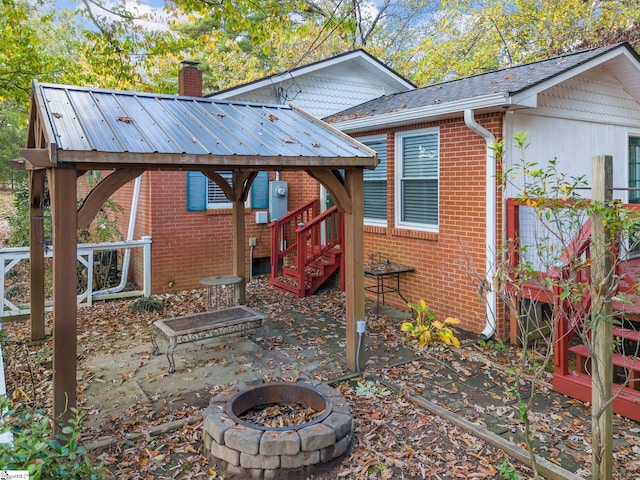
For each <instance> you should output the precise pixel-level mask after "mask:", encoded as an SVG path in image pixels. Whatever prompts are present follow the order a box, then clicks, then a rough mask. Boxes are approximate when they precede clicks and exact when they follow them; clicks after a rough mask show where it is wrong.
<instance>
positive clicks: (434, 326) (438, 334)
mask: <svg viewBox="0 0 640 480" xmlns="http://www.w3.org/2000/svg"><path fill="white" fill-rule="evenodd" d="M407 305H409V307H411V309H413V310H414V311H415V312H416V314H417V315H416V319H415V322H404V323H403V324H402V325H401V326H400V330H401V331H402V332H405V333H406V336H407V340H410V341H412V342H415V344H416V347H417V348H422V347H425V346H429V345H430V344H431V342H432V341H434V340H435V339H440V341H442V342H443V343H446V344H447V345H453V346H455V347H459V346H460V340H458V338H457V337H456V336H455V335H454V334H453V331H452V330H451V328H449V327H450V326H451V325H458V324H459V323H460V320H459V319H457V318H454V317H447V318H446V319H445V320H444V322H441V321H439V320H436V314H435V313H433V312H432V311H430V310H429V306H428V305H427V302H425V301H424V300H420V303H419V304H417V305H416V304H414V303H408V304H407Z"/></svg>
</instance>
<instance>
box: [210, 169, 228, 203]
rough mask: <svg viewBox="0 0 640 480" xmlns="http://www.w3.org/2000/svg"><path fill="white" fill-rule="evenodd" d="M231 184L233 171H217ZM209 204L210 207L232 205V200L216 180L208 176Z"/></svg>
mask: <svg viewBox="0 0 640 480" xmlns="http://www.w3.org/2000/svg"><path fill="white" fill-rule="evenodd" d="M217 173H218V174H219V175H220V176H221V177H222V178H224V179H225V180H226V181H227V182H228V183H229V185H231V182H232V180H231V172H217ZM207 206H208V207H210V208H216V207H230V206H231V202H230V201H229V199H228V198H227V196H226V195H225V194H224V192H223V191H222V189H221V188H220V187H219V186H218V184H217V183H216V182H214V181H213V180H210V179H208V178H207Z"/></svg>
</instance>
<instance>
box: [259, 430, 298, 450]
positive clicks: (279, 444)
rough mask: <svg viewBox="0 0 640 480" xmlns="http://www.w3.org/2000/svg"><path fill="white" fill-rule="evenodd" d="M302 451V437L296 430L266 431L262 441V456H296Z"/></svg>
mask: <svg viewBox="0 0 640 480" xmlns="http://www.w3.org/2000/svg"><path fill="white" fill-rule="evenodd" d="M299 451H300V437H299V436H298V433H297V432H296V431H294V430H288V431H285V432H275V431H266V432H264V434H263V435H262V438H261V439H260V454H261V455H295V454H296V453H298V452H299Z"/></svg>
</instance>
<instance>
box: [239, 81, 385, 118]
mask: <svg viewBox="0 0 640 480" xmlns="http://www.w3.org/2000/svg"><path fill="white" fill-rule="evenodd" d="M366 80H367V78H366V76H365V78H361V79H359V80H357V79H355V78H351V79H342V78H337V77H335V76H326V75H323V76H318V75H307V76H304V77H297V78H293V79H290V80H287V81H284V82H282V83H277V84H273V85H271V86H269V87H263V88H261V89H258V90H254V91H253V92H247V93H245V94H243V95H240V96H239V97H238V98H241V99H242V100H244V101H248V102H259V103H276V104H283V105H288V104H291V103H292V104H294V105H296V106H297V107H300V108H301V109H303V110H304V111H305V112H307V113H310V114H311V115H314V116H315V117H318V118H323V117H326V116H328V115H331V114H333V113H336V112H340V111H342V110H345V109H347V108H350V107H353V106H355V105H359V104H361V103H364V102H366V101H369V100H372V99H374V98H377V97H380V96H381V95H384V94H385V93H388V89H386V88H385V86H384V85H382V84H380V83H377V82H375V81H373V79H371V80H372V82H371V83H367V81H366Z"/></svg>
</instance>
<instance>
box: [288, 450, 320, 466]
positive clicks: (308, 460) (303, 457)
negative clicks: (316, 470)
mask: <svg viewBox="0 0 640 480" xmlns="http://www.w3.org/2000/svg"><path fill="white" fill-rule="evenodd" d="M318 462H320V450H314V451H313V452H300V453H298V454H297V455H281V456H280V468H300V467H304V466H305V465H315V464H316V463H318Z"/></svg>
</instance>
